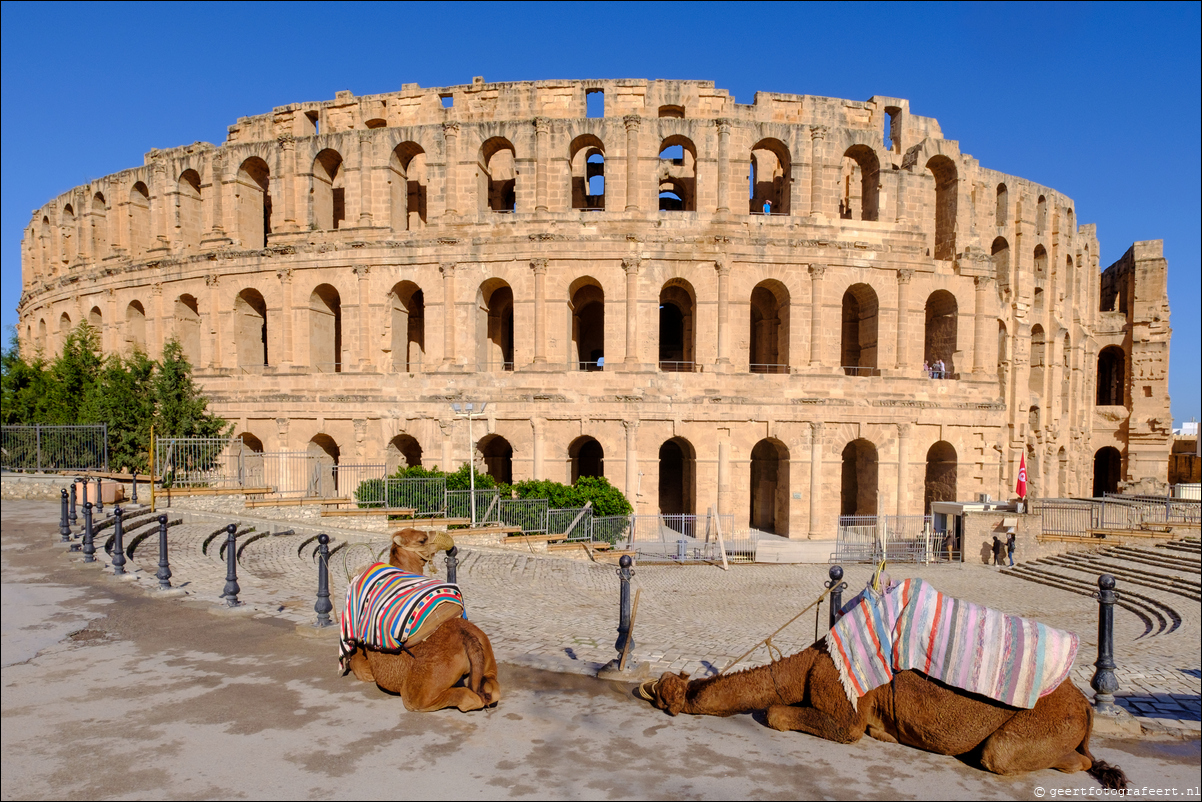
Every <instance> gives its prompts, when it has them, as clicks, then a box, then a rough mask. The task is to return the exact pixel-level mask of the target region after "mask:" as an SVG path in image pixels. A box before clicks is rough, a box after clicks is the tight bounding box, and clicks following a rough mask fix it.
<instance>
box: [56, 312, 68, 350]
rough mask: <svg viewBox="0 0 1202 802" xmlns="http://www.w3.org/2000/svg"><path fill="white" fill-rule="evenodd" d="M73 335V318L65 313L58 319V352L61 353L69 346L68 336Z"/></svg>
mask: <svg viewBox="0 0 1202 802" xmlns="http://www.w3.org/2000/svg"><path fill="white" fill-rule="evenodd" d="M70 333H71V316H70V315H68V314H67V313H66V312H63V313H62V314H61V315H59V317H58V337H57V339H58V348H56V349H55V350H56V351H59V352H61V351H62V350H63V348H64V347H65V346H66V344H67V335H69V334H70Z"/></svg>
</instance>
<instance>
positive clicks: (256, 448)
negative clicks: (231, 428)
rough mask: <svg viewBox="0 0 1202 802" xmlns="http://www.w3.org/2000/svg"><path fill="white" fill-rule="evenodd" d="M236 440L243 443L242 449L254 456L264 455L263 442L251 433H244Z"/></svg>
mask: <svg viewBox="0 0 1202 802" xmlns="http://www.w3.org/2000/svg"><path fill="white" fill-rule="evenodd" d="M234 439H235V440H240V441H242V447H243V449H244V450H246V451H249V452H251V453H253V454H262V453H263V441H262V440H260V439H259V438H258V437H256V436H255V435H253V434H251V433H250V432H242V434H239V435H238V436H237V437H235V438H234Z"/></svg>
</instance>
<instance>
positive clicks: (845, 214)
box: [839, 145, 881, 221]
mask: <svg viewBox="0 0 1202 802" xmlns="http://www.w3.org/2000/svg"><path fill="white" fill-rule="evenodd" d="M880 171H881V163H880V159H878V158H877V155H876V151H874V150H873V149H872V148H870V147H868V146H867V145H852V146H851V147H850V148H848V149H847V150H846V151H845V152H844V153H843V159H842V161H841V162H840V176H839V217H841V218H843V219H844V220H870V221H871V220H877V219H878V218H879V216H880V185H881V176H880Z"/></svg>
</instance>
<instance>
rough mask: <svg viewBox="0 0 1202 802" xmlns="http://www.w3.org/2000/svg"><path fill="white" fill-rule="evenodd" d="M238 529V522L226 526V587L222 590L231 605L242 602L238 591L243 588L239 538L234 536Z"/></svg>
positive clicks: (235, 605)
mask: <svg viewBox="0 0 1202 802" xmlns="http://www.w3.org/2000/svg"><path fill="white" fill-rule="evenodd" d="M237 531H238V525H237V524H230V525H229V526H227V527H226V528H225V532H226V535H225V588H224V589H223V590H222V591H221V598H223V599H225V603H226V604H227V605H229V606H230V607H237V606H238V605H239V604H241V603H242V602H240V601H238V592H239V591H240V590H242V588H240V587H238V539H237V538H236V537H235V536H234V533H235V532H237Z"/></svg>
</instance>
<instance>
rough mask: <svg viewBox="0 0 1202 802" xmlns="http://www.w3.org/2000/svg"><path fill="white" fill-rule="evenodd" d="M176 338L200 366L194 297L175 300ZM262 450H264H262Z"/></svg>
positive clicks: (190, 358) (196, 307)
mask: <svg viewBox="0 0 1202 802" xmlns="http://www.w3.org/2000/svg"><path fill="white" fill-rule="evenodd" d="M174 307H175V308H174V310H173V311H174V315H173V316H174V318H175V338H176V340H178V341H179V345H180V348H181V349H183V352H184V358H185V359H187V360H188V362H189V363H190V364H192V365H194V366H195V365H199V364H200V306H199V304H198V303H197V301H196V298H195V297H194V296H192V295H187V294H184V295H181V296H179V297H178V298H176V299H175V304H174ZM260 450H262V449H260Z"/></svg>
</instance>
